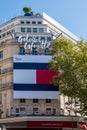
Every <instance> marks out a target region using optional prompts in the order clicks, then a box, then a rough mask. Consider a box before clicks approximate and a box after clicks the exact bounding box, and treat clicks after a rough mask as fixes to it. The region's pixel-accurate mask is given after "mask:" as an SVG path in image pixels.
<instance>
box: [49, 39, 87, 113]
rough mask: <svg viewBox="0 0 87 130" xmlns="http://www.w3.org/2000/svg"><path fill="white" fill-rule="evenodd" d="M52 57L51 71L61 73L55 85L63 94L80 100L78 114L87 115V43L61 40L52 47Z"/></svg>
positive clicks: (57, 76)
mask: <svg viewBox="0 0 87 130" xmlns="http://www.w3.org/2000/svg"><path fill="white" fill-rule="evenodd" d="M51 55H52V60H51V62H50V66H51V69H54V70H57V71H59V73H58V74H57V75H56V76H55V77H54V80H53V84H54V85H59V87H60V93H61V94H64V95H65V96H68V97H70V98H71V99H75V100H76V99H78V102H79V103H80V106H79V109H78V112H79V113H81V114H83V115H84V114H85V115H87V43H86V42H84V40H81V41H79V42H77V43H73V42H72V41H70V40H67V39H65V38H61V39H59V40H55V43H54V44H53V45H52V48H51Z"/></svg>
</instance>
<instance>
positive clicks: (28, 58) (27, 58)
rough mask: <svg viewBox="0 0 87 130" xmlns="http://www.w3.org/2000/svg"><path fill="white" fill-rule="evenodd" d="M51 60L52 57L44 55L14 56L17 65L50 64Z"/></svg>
mask: <svg viewBox="0 0 87 130" xmlns="http://www.w3.org/2000/svg"><path fill="white" fill-rule="evenodd" d="M50 60H51V56H46V55H45V56H44V55H40V56H39V55H36V56H35V55H34V56H32V55H26V56H25V55H14V62H15V63H16V62H17V63H21V62H22V63H26V62H27V63H28V62H29V63H48V62H49V61H50Z"/></svg>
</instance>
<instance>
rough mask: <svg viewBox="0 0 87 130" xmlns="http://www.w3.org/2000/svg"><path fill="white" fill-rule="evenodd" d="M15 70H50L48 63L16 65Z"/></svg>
mask: <svg viewBox="0 0 87 130" xmlns="http://www.w3.org/2000/svg"><path fill="white" fill-rule="evenodd" d="M14 69H42V70H45V69H49V64H48V63H14Z"/></svg>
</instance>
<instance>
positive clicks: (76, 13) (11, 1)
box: [0, 0, 87, 41]
mask: <svg viewBox="0 0 87 130" xmlns="http://www.w3.org/2000/svg"><path fill="white" fill-rule="evenodd" d="M24 6H28V7H31V8H32V10H33V12H34V13H41V14H42V13H43V12H45V13H47V14H48V15H49V16H50V17H52V18H54V19H55V20H56V21H57V22H59V23H60V24H62V25H63V26H64V27H65V28H67V29H68V30H69V31H71V32H72V33H73V34H75V35H76V36H78V37H79V38H83V39H84V40H85V41H87V0H1V1H0V25H1V24H2V23H4V22H5V21H8V20H10V19H11V18H12V17H15V16H18V15H22V14H24V13H23V11H22V9H23V7H24Z"/></svg>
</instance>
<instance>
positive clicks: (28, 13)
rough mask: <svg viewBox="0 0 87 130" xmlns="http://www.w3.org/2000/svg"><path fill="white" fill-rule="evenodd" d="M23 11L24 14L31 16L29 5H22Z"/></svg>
mask: <svg viewBox="0 0 87 130" xmlns="http://www.w3.org/2000/svg"><path fill="white" fill-rule="evenodd" d="M23 11H24V13H25V16H32V15H33V12H32V9H31V8H29V7H24V8H23Z"/></svg>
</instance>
